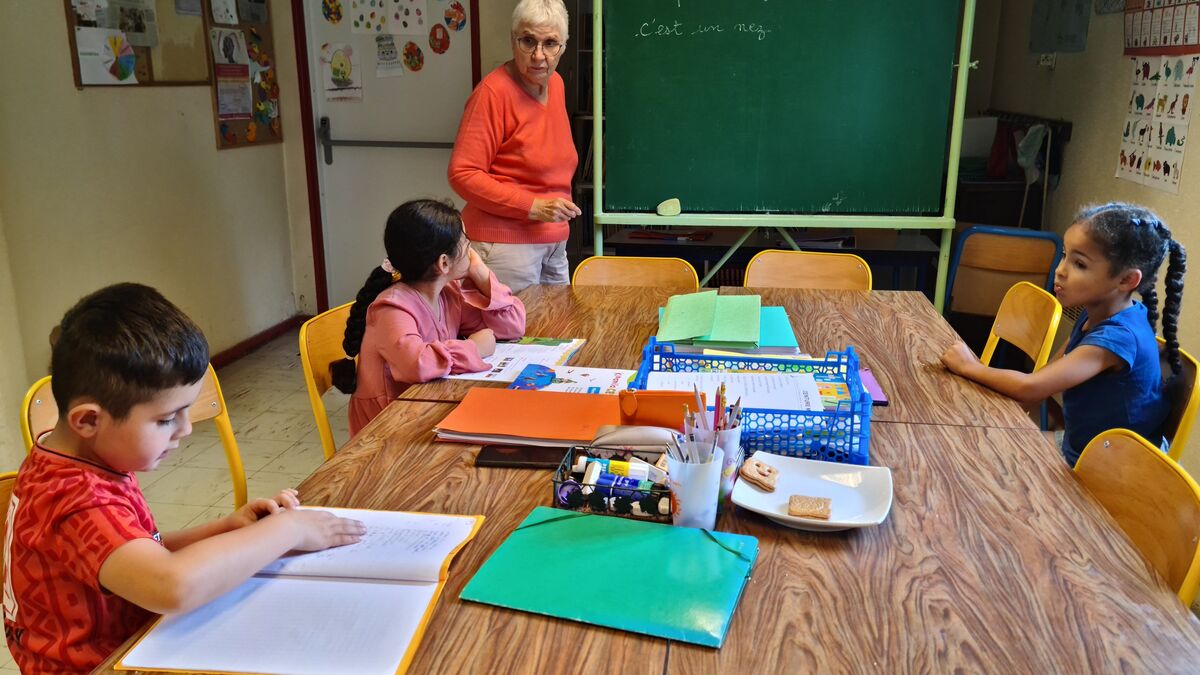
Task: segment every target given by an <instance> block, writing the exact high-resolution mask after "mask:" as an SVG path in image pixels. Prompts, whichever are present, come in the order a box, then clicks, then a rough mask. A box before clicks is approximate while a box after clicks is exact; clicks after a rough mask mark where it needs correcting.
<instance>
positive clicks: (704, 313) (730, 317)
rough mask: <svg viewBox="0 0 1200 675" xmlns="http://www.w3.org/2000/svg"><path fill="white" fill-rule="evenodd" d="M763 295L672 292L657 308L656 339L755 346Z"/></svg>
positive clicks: (757, 340)
mask: <svg viewBox="0 0 1200 675" xmlns="http://www.w3.org/2000/svg"><path fill="white" fill-rule="evenodd" d="M761 305H762V298H761V297H760V296H757V295H717V292H716V291H702V292H700V293H688V294H685V295H673V296H671V298H670V299H669V300H667V306H666V308H665V309H663V308H661V307H660V308H659V310H658V334H657V335H656V336H655V337H656V338H657V339H658V340H659V342H675V343H679V344H693V345H697V346H703V347H730V348H733V349H754V348H755V347H757V346H758V344H759V324H760V322H761V320H762V317H761V314H760V307H761Z"/></svg>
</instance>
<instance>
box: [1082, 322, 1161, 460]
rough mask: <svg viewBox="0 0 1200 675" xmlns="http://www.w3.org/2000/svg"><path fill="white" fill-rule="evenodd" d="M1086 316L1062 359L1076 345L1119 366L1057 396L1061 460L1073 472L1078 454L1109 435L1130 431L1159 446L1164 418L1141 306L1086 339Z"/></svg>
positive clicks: (1152, 343)
mask: <svg viewBox="0 0 1200 675" xmlns="http://www.w3.org/2000/svg"><path fill="white" fill-rule="evenodd" d="M1087 318H1088V315H1087V311H1086V310H1085V311H1084V312H1083V314H1082V315H1081V316H1080V317H1079V321H1076V322H1075V327H1074V328H1072V329H1071V338H1070V339H1069V340H1068V341H1067V353H1068V354H1069V353H1071V350H1073V349H1075V348H1076V347H1078V346H1079V345H1095V346H1097V347H1101V348H1103V349H1107V350H1108V351H1110V352H1112V353H1113V354H1115V355H1116V356H1117V358H1118V359H1120V360H1121V362H1122V363H1121V366H1120V367H1119V368H1117V369H1116V370H1109V371H1105V372H1103V373H1100V374H1099V375H1097V376H1095V377H1093V378H1092V379H1090V380H1088V381H1087V382H1083V383H1081V384H1078V385H1076V386H1074V387H1071V388H1070V389H1068V390H1066V391H1064V392H1063V416H1064V417H1065V418H1066V427H1067V429H1066V434H1065V436H1064V438H1063V456H1064V457H1065V458H1066V460H1067V463H1068V464H1070V465H1071V466H1075V462H1076V461H1078V460H1079V454H1080V453H1081V452H1083V449H1084V448H1085V447H1087V444H1088V443H1089V442H1090V441H1091V440H1092V439H1093V438H1095V437H1096V436H1099V435H1100V434H1101V433H1102V432H1104V431H1107V430H1109V429H1117V428H1123V429H1130V430H1132V431H1136V432H1137V433H1138V434H1141V436H1142V437H1143V438H1145V439H1146V440H1148V441H1150V442H1151V443H1153V444H1155V445H1161V443H1162V438H1163V436H1162V425H1163V422H1164V421H1165V420H1166V418H1167V414H1168V412H1170V402H1169V401H1168V400H1167V398H1166V394H1165V393H1164V392H1163V386H1162V372H1161V370H1160V368H1159V365H1158V342H1157V341H1156V340H1155V339H1154V329H1153V328H1151V327H1150V322H1149V321H1147V320H1146V306H1145V305H1143V304H1142V303H1140V302H1137V301H1134V303H1133V305H1132V306H1130V307H1128V308H1126V309H1123V310H1121V311H1120V312H1117V313H1116V314H1114V315H1112V316H1111V317H1109V318H1107V319H1105V320H1104V321H1101V322H1100V323H1099V324H1097V325H1095V326H1093V327H1092V329H1091V330H1089V331H1087V332H1086V333H1085V332H1084V331H1083V325H1084V323H1086V322H1087Z"/></svg>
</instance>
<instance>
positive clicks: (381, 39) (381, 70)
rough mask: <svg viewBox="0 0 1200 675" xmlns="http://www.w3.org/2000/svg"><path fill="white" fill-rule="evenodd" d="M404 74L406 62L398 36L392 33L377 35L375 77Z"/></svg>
mask: <svg viewBox="0 0 1200 675" xmlns="http://www.w3.org/2000/svg"><path fill="white" fill-rule="evenodd" d="M402 75H404V63H403V62H402V61H401V60H400V50H399V49H398V48H397V47H396V38H394V37H392V36H391V35H376V36H375V77H400V76H402Z"/></svg>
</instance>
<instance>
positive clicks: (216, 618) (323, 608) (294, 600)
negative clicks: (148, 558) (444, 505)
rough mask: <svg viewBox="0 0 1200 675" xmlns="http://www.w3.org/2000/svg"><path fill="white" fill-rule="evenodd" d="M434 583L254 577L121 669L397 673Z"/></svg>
mask: <svg viewBox="0 0 1200 675" xmlns="http://www.w3.org/2000/svg"><path fill="white" fill-rule="evenodd" d="M436 590H437V584H436V583H404V582H380V581H347V580H338V581H333V580H328V579H314V578H304V579H294V578H286V577H284V578H264V577H254V578H252V579H250V580H249V581H247V582H246V583H245V584H242V585H241V586H239V587H238V588H235V589H234V590H232V591H230V592H229V593H226V594H225V595H224V596H221V597H220V598H218V599H216V600H214V601H213V602H210V603H209V604H207V605H205V606H204V607H201V608H200V609H198V610H195V611H192V612H189V613H187V614H181V615H175V616H171V617H168V618H166V619H164V620H163V622H162V623H161V624H159V625H158V626H156V627H155V628H154V630H153V631H151V632H150V634H148V635H147V636H146V638H145V639H143V640H142V641H141V642H140V643H139V644H138V645H137V646H136V647H134V648H133V649H132V650H130V652H129V653H128V654H126V655H125V658H124V659H122V660H121V666H122V667H123V669H135V668H143V669H155V670H163V669H174V670H184V671H208V672H222V671H223V672H242V673H246V672H249V673H296V674H297V675H307V674H310V673H311V674H312V675H318V674H320V675H324V674H327V673H362V674H363V675H367V674H371V673H386V674H387V675H391V674H392V673H395V672H396V669H397V668H398V667H399V665H400V662H401V661H402V660H403V659H404V654H405V652H406V651H407V649H408V645H409V643H410V642H411V641H412V640H413V636H414V633H415V632H416V630H417V627H418V626H419V625H420V623H421V618H422V616H423V615H424V614H425V610H426V608H427V607H428V606H429V603H430V602H431V601H432V599H433V595H434V593H435V592H436Z"/></svg>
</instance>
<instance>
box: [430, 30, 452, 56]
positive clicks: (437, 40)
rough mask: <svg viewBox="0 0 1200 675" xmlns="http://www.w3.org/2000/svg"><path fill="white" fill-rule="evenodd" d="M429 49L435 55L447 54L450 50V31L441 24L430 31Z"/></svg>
mask: <svg viewBox="0 0 1200 675" xmlns="http://www.w3.org/2000/svg"><path fill="white" fill-rule="evenodd" d="M429 48H430V49H432V50H433V53H434V54H445V53H446V50H447V49H450V31H449V29H447V28H446V27H445V26H443V25H442V24H440V23H435V24H433V28H430V29H429Z"/></svg>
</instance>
